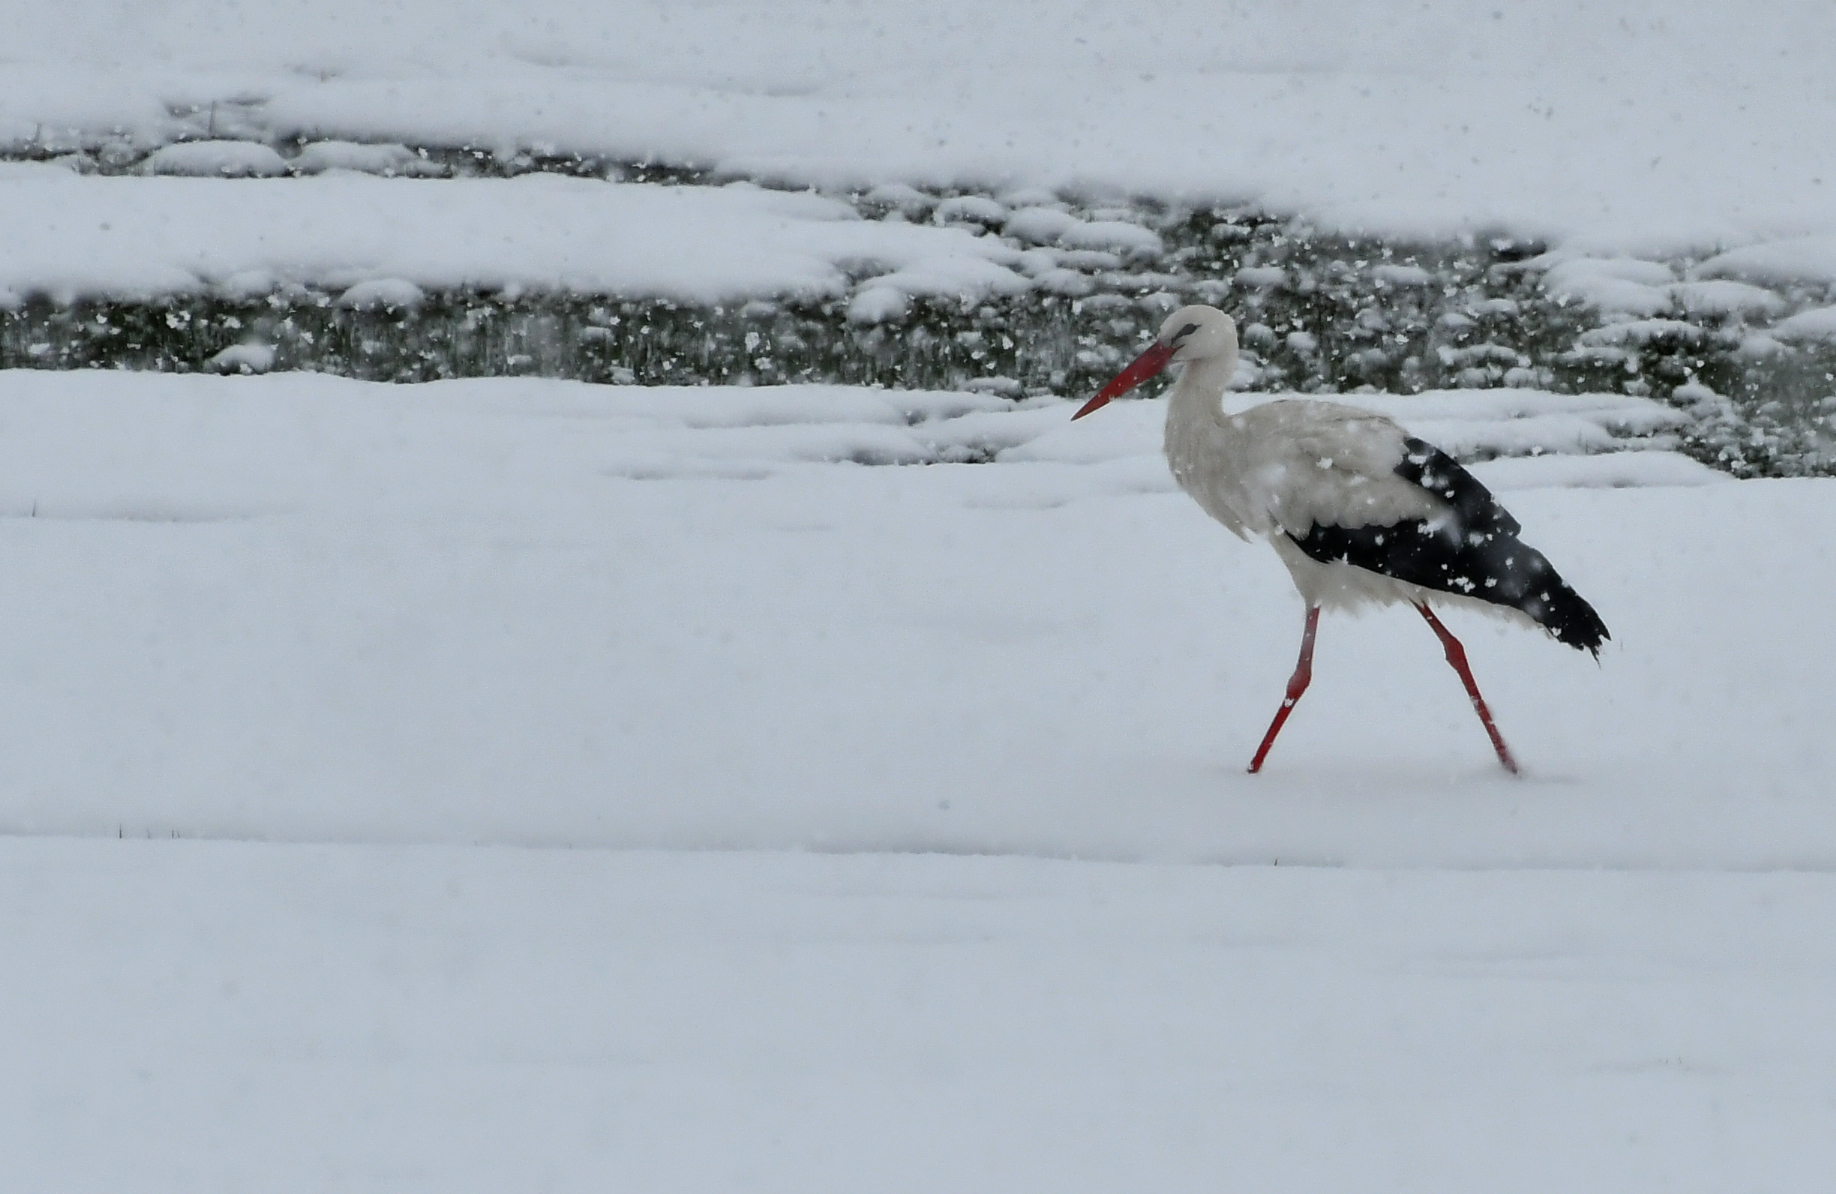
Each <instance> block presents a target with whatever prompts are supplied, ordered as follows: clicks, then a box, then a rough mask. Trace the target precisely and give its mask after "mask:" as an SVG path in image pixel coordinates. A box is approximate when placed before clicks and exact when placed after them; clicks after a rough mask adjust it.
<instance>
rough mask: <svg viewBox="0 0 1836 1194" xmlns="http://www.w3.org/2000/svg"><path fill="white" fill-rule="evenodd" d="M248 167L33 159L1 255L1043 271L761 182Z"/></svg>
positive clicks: (779, 282)
mask: <svg viewBox="0 0 1836 1194" xmlns="http://www.w3.org/2000/svg"><path fill="white" fill-rule="evenodd" d="M171 148H172V149H173V150H177V149H181V148H186V149H188V148H192V147H190V146H173V147H171ZM161 152H162V153H164V152H168V151H166V150H162V151H161ZM228 185H231V184H227V183H223V182H216V181H205V180H202V179H189V178H132V177H126V178H116V177H104V178H94V177H83V176H80V175H77V174H73V173H71V172H70V171H68V170H64V169H60V168H57V167H54V166H42V167H36V168H19V169H15V170H13V171H11V172H9V173H8V174H6V175H4V176H0V216H3V217H4V218H5V219H6V221H7V222H8V224H9V225H12V226H18V227H28V228H30V229H32V233H33V234H32V236H30V237H29V238H24V239H22V240H21V241H20V242H18V243H15V244H14V245H12V246H11V247H10V248H9V250H8V252H7V253H6V254H5V255H4V256H3V257H0V290H10V291H13V292H15V293H20V294H24V293H32V292H42V293H46V294H51V295H54V296H59V297H62V298H73V297H82V296H90V295H105V296H110V297H125V298H148V297H155V296H159V295H163V294H169V293H188V292H195V291H214V292H220V293H227V294H232V295H235V296H236V297H246V296H247V294H248V293H249V291H250V289H251V287H253V288H254V289H256V290H260V289H262V288H263V287H264V286H265V287H268V288H272V287H278V286H282V285H285V284H288V283H293V284H300V285H312V286H319V287H326V286H329V287H335V288H345V287H351V286H357V285H359V284H363V283H387V284H388V285H387V287H385V290H386V292H387V294H388V295H392V296H394V297H395V298H400V297H403V296H405V295H406V294H407V291H406V290H405V289H403V284H409V285H412V286H417V287H421V288H423V289H427V290H442V289H453V288H458V287H465V286H476V287H487V288H493V289H495V288H503V287H512V286H514V287H522V288H525V289H541V290H555V291H562V292H576V293H617V294H621V295H639V296H659V297H671V298H678V299H682V300H686V301H691V302H697V303H706V304H712V303H716V302H720V301H723V300H730V299H735V298H743V297H752V296H760V295H785V294H795V295H835V294H845V293H846V292H847V291H848V289H849V287H850V285H851V284H852V281H851V278H852V275H851V273H850V271H854V272H856V273H862V274H866V275H869V276H872V277H873V278H874V282H873V284H874V286H875V287H876V288H880V289H896V290H897V291H898V292H899V293H901V294H904V295H907V296H911V295H930V294H947V295H949V296H951V297H953V298H960V297H964V296H967V297H969V298H971V299H973V298H974V297H976V296H978V295H984V294H990V293H1018V292H1021V291H1024V290H1025V289H1027V286H1028V283H1027V281H1026V279H1025V278H1023V277H1022V276H1021V275H1019V274H1017V273H1014V272H1013V271H1012V270H1010V269H1009V268H1007V267H1008V266H1009V265H1012V264H1014V263H1015V262H1016V261H1017V259H1018V256H1019V254H1018V253H1017V252H1016V251H1015V250H1014V249H1012V248H1010V247H1008V246H1007V245H1005V244H1003V243H1002V242H1001V241H1000V240H999V239H998V238H995V237H988V236H978V235H974V234H972V233H970V232H967V231H964V230H963V229H961V228H934V227H926V226H922V225H913V224H899V223H887V222H883V221H869V220H862V219H860V218H858V217H857V216H856V214H855V212H854V210H853V209H852V208H851V207H849V206H848V205H847V204H845V203H840V202H837V201H835V200H831V199H824V198H821V197H818V196H816V195H811V194H799V193H785V192H781V191H769V190H762V189H760V188H758V187H751V186H727V187H663V186H652V185H621V184H615V183H608V182H603V181H599V180H594V179H574V178H562V177H557V176H554V175H530V176H527V177H523V178H517V179H507V180H495V179H449V180H445V181H441V182H438V183H431V182H417V181H412V180H404V179H385V178H373V177H368V176H365V175H362V174H355V173H347V172H334V173H329V174H322V175H319V176H317V177H312V178H293V179H273V180H261V179H249V180H244V181H238V182H236V183H234V184H233V185H234V187H235V190H234V192H233V194H232V193H226V192H225V191H224V190H223V189H222V188H224V187H226V186H228ZM1136 231H1137V232H1140V231H1143V230H1141V229H1136ZM1147 235H1150V236H1151V235H1152V234H1151V233H1149V234H1147ZM371 293H372V291H371V290H366V291H361V292H359V296H358V297H359V298H364V297H365V296H367V295H369V294H371ZM375 293H377V294H383V293H384V291H375ZM351 301H353V302H356V301H357V300H356V299H353V300H351Z"/></svg>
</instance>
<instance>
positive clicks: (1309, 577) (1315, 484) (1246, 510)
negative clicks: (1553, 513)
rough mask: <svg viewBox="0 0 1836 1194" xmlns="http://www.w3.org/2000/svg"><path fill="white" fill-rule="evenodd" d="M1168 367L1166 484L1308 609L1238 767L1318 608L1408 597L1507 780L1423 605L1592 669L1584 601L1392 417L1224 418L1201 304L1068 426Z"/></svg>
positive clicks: (1590, 622)
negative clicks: (1267, 554) (1471, 615)
mask: <svg viewBox="0 0 1836 1194" xmlns="http://www.w3.org/2000/svg"><path fill="white" fill-rule="evenodd" d="M1168 365H1182V366H1184V368H1183V369H1182V370H1181V371H1180V374H1179V380H1178V381H1177V382H1175V383H1174V385H1173V389H1172V392H1171V393H1170V395H1169V397H1168V402H1167V433H1166V453H1167V463H1168V464H1169V465H1170V466H1171V467H1172V469H1173V477H1174V479H1175V480H1176V481H1178V482H1179V487H1180V488H1181V489H1183V490H1185V491H1186V492H1187V493H1188V494H1190V495H1192V498H1193V500H1194V501H1196V502H1198V504H1199V505H1200V506H1202V507H1204V509H1205V512H1206V513H1207V514H1209V515H1211V516H1212V517H1213V518H1215V519H1217V520H1218V521H1219V522H1221V523H1223V524H1224V525H1225V526H1226V527H1227V528H1229V529H1230V530H1231V531H1232V532H1233V533H1234V534H1236V535H1237V536H1238V537H1239V538H1242V539H1248V538H1249V537H1250V536H1251V535H1260V536H1263V537H1264V538H1266V539H1267V540H1268V541H1269V543H1270V545H1271V546H1273V547H1274V548H1275V552H1276V554H1277V555H1279V556H1281V561H1282V563H1284V564H1286V565H1287V566H1288V571H1289V573H1291V574H1292V575H1293V577H1294V585H1295V587H1296V588H1298V589H1299V590H1300V594H1301V597H1302V599H1303V600H1304V601H1305V602H1306V603H1307V622H1306V628H1305V630H1304V631H1303V632H1302V634H1301V652H1300V663H1299V664H1298V665H1296V667H1295V669H1294V675H1293V676H1292V677H1291V678H1290V679H1289V680H1288V692H1287V696H1286V697H1285V698H1284V699H1283V700H1282V703H1281V708H1280V709H1279V710H1277V711H1276V714H1275V720H1274V721H1273V722H1272V723H1271V724H1270V725H1269V731H1268V733H1267V734H1265V735H1264V736H1263V739H1262V745H1261V746H1259V747H1258V748H1257V749H1256V756H1255V758H1253V759H1251V760H1250V765H1249V769H1250V771H1251V772H1252V773H1253V772H1256V771H1260V770H1261V769H1262V762H1263V760H1264V759H1265V758H1267V757H1268V753H1269V747H1271V746H1273V745H1274V743H1275V735H1277V734H1278V733H1280V732H1281V727H1282V723H1283V722H1285V721H1286V720H1287V719H1288V714H1289V713H1291V712H1292V711H1293V709H1294V706H1295V703H1296V702H1298V701H1299V700H1300V698H1301V694H1302V693H1304V692H1306V691H1307V684H1308V682H1309V681H1311V680H1312V679H1313V639H1314V634H1315V632H1316V631H1317V630H1318V628H1319V621H1320V610H1321V608H1322V607H1325V606H1331V607H1333V608H1335V609H1356V608H1358V607H1360V606H1363V605H1366V604H1392V603H1398V602H1407V603H1409V604H1410V605H1413V606H1414V607H1415V608H1416V609H1417V610H1419V611H1421V615H1422V617H1424V618H1426V619H1427V620H1428V625H1429V626H1430V627H1432V628H1433V629H1434V632H1435V634H1436V635H1438V636H1439V637H1440V640H1441V645H1442V646H1443V647H1444V648H1445V649H1446V652H1447V662H1448V663H1450V664H1452V665H1453V668H1454V670H1455V671H1456V672H1458V673H1459V674H1460V680H1461V682H1462V683H1464V684H1465V685H1466V693H1467V695H1468V696H1470V697H1471V698H1472V701H1473V708H1474V710H1475V711H1477V712H1478V714H1479V720H1480V722H1481V723H1482V724H1483V725H1484V726H1485V732H1486V734H1487V735H1489V736H1490V738H1491V740H1492V748H1493V749H1494V750H1496V751H1497V752H1498V761H1499V762H1500V763H1502V764H1503V765H1504V768H1505V770H1507V771H1510V772H1512V773H1513V774H1515V773H1516V771H1517V762H1516V760H1514V759H1513V758H1512V757H1511V752H1510V749H1509V748H1507V747H1506V746H1505V742H1504V738H1503V736H1501V735H1500V734H1499V732H1498V727H1497V726H1496V725H1495V724H1493V721H1492V712H1491V710H1490V709H1488V708H1486V704H1485V698H1484V697H1482V696H1480V695H1479V685H1478V684H1476V683H1475V682H1474V681H1473V673H1472V671H1471V669H1469V668H1468V667H1467V666H1466V651H1465V649H1464V648H1462V647H1461V645H1460V640H1459V639H1457V638H1455V637H1454V636H1453V635H1452V633H1450V632H1449V631H1448V629H1447V627H1445V626H1443V625H1442V624H1441V620H1440V619H1439V618H1437V617H1435V616H1434V610H1433V609H1432V608H1431V606H1433V605H1435V604H1452V605H1463V606H1466V607H1468V608H1476V609H1480V610H1483V611H1484V612H1486V613H1490V614H1496V615H1500V616H1503V617H1506V618H1508V619H1512V620H1516V621H1519V622H1522V623H1525V624H1527V625H1529V624H1534V625H1539V626H1541V627H1543V629H1545V630H1546V631H1548V632H1549V633H1550V634H1551V635H1552V636H1554V637H1555V638H1556V639H1557V640H1558V641H1560V642H1564V643H1567V644H1568V645H1569V646H1571V647H1575V648H1576V649H1578V650H1586V651H1590V652H1592V653H1593V654H1594V657H1595V658H1599V655H1600V644H1601V643H1602V642H1603V641H1605V640H1606V639H1607V638H1608V637H1609V636H1608V634H1607V628H1606V625H1605V623H1603V622H1602V621H1601V620H1600V615H1598V614H1596V613H1595V612H1594V609H1593V607H1592V606H1590V605H1589V604H1588V603H1587V602H1586V601H1584V600H1582V599H1581V597H1580V595H1579V594H1577V593H1576V592H1575V591H1574V590H1573V589H1571V588H1569V587H1568V585H1567V584H1566V583H1565V582H1564V581H1563V580H1562V578H1561V577H1560V576H1558V575H1557V574H1556V570H1555V569H1554V568H1552V567H1551V566H1550V564H1549V561H1548V560H1547V559H1545V558H1544V557H1543V554H1542V553H1541V552H1539V551H1537V550H1535V549H1534V548H1532V547H1530V546H1528V545H1527V544H1525V543H1524V542H1523V541H1522V540H1521V539H1519V538H1518V537H1517V533H1518V530H1519V527H1518V524H1517V520H1516V519H1514V518H1512V517H1511V516H1510V514H1508V513H1506V511H1505V509H1504V507H1502V506H1500V505H1499V504H1498V502H1497V500H1496V499H1494V498H1493V497H1492V494H1491V492H1490V491H1489V490H1487V489H1486V487H1485V486H1483V485H1481V484H1480V483H1479V482H1478V481H1477V480H1476V479H1474V477H1473V475H1472V474H1471V473H1469V472H1467V471H1466V470H1465V469H1463V468H1461V467H1460V465H1459V464H1457V463H1456V462H1455V461H1454V460H1453V459H1452V458H1451V457H1449V456H1448V455H1447V454H1446V453H1445V452H1442V451H1441V450H1440V449H1438V448H1436V447H1434V446H1433V445H1431V444H1427V443H1423V442H1422V441H1421V440H1419V439H1416V438H1414V437H1413V436H1411V435H1410V434H1409V433H1408V432H1406V431H1404V430H1403V429H1402V428H1401V427H1400V426H1398V425H1397V424H1396V423H1395V422H1394V421H1392V420H1390V419H1387V418H1384V417H1383V416H1382V415H1377V414H1373V413H1371V412H1370V411H1366V410H1360V409H1358V408H1357V407H1353V406H1346V405H1344V404H1342V403H1337V402H1318V401H1313V400H1311V399H1284V400H1281V401H1276V402H1268V403H1264V404H1263V405H1261V406H1256V407H1252V408H1251V409H1249V410H1247V411H1244V412H1243V413H1242V414H1236V415H1230V414H1226V413H1224V407H1223V398H1224V390H1225V387H1226V386H1228V385H1229V384H1230V380H1231V377H1232V375H1233V374H1235V373H1236V370H1237V325H1236V324H1235V323H1233V322H1232V321H1231V318H1230V316H1228V315H1226V314H1224V312H1222V311H1219V310H1218V309H1216V308H1215V307H1203V306H1194V307H1182V308H1181V309H1179V310H1178V311H1175V312H1173V314H1172V315H1170V316H1168V317H1167V321H1166V322H1165V323H1164V324H1162V325H1161V327H1160V335H1159V336H1158V337H1157V338H1156V339H1155V341H1154V343H1153V344H1152V345H1151V346H1150V347H1149V348H1148V350H1147V351H1146V352H1144V353H1142V354H1141V355H1140V356H1139V357H1137V358H1136V359H1135V360H1134V362H1133V363H1131V364H1130V365H1129V366H1128V368H1126V369H1124V370H1122V372H1121V373H1119V374H1117V375H1116V377H1115V379H1114V380H1113V381H1111V382H1110V383H1109V384H1108V385H1106V386H1104V387H1103V389H1102V390H1101V391H1099V392H1098V394H1097V396H1096V397H1094V398H1092V399H1091V400H1090V401H1089V402H1086V403H1085V404H1084V405H1083V406H1082V407H1081V408H1079V410H1078V412H1077V413H1076V414H1074V415H1072V416H1071V417H1072V418H1073V419H1081V418H1083V417H1084V416H1085V415H1087V414H1089V413H1090V412H1092V411H1094V410H1096V409H1097V408H1098V407H1101V406H1102V405H1104V404H1105V403H1107V402H1108V401H1109V400H1110V399H1112V398H1114V397H1116V396H1117V395H1119V394H1123V393H1126V392H1127V391H1129V390H1131V389H1133V388H1134V387H1136V386H1138V385H1140V384H1141V383H1142V382H1144V381H1146V380H1147V379H1148V378H1150V377H1153V376H1154V375H1155V374H1157V373H1159V372H1160V371H1161V370H1163V369H1165V368H1166V367H1167V366H1168Z"/></svg>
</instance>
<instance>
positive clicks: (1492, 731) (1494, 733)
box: [1251, 605, 1519, 775]
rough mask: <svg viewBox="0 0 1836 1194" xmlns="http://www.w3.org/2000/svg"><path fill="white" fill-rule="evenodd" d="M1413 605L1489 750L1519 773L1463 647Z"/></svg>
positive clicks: (1422, 607) (1422, 608)
mask: <svg viewBox="0 0 1836 1194" xmlns="http://www.w3.org/2000/svg"><path fill="white" fill-rule="evenodd" d="M1415 608H1416V609H1418V610H1420V611H1421V613H1422V617H1424V618H1426V619H1428V625H1429V626H1431V627H1433V628H1434V632H1435V634H1437V635H1439V636H1440V639H1441V646H1442V647H1444V648H1446V650H1447V662H1448V663H1450V664H1452V665H1453V670H1454V671H1456V672H1459V673H1460V683H1462V684H1464V685H1466V695H1467V696H1469V697H1471V698H1472V699H1473V712H1475V713H1477V714H1478V715H1479V724H1481V725H1483V726H1484V727H1485V732H1486V735H1487V736H1488V737H1490V738H1491V740H1492V749H1493V750H1495V751H1497V752H1498V761H1499V763H1500V764H1502V765H1503V766H1504V769H1505V770H1506V771H1509V772H1510V773H1511V774H1512V775H1517V774H1519V771H1518V769H1517V760H1516V759H1514V758H1512V757H1511V748H1510V747H1508V746H1506V745H1505V740H1504V735H1502V734H1500V733H1499V732H1498V726H1497V725H1496V724H1495V723H1494V722H1493V721H1492V711H1491V710H1490V709H1488V708H1486V704H1485V698H1484V697H1482V696H1480V695H1479V684H1478V682H1477V681H1476V680H1474V679H1473V671H1472V669H1471V668H1469V667H1467V666H1466V648H1465V647H1463V646H1461V645H1460V640H1459V639H1457V638H1455V637H1454V636H1453V632H1452V631H1451V630H1449V629H1447V627H1445V626H1443V625H1441V620H1440V619H1439V618H1437V617H1435V616H1434V611H1433V610H1431V609H1429V608H1428V607H1427V606H1426V605H1418V606H1416V607H1415ZM1251 770H1252V771H1253V770H1255V769H1254V768H1251Z"/></svg>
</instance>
